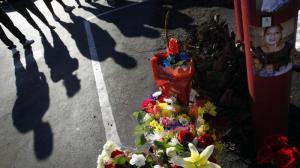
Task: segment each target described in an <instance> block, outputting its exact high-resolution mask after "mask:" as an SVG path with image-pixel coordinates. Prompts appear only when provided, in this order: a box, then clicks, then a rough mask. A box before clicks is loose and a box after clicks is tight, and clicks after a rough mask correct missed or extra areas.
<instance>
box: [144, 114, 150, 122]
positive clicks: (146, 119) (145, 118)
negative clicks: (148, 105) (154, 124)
mask: <svg viewBox="0 0 300 168" xmlns="http://www.w3.org/2000/svg"><path fill="white" fill-rule="evenodd" d="M150 118H151V116H150V115H149V114H148V113H146V114H145V116H144V118H143V121H144V122H146V121H148V120H149V119H150Z"/></svg>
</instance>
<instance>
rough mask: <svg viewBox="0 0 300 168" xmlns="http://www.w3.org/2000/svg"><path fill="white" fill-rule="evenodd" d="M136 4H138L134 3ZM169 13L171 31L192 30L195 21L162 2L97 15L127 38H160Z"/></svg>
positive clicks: (95, 5)
mask: <svg viewBox="0 0 300 168" xmlns="http://www.w3.org/2000/svg"><path fill="white" fill-rule="evenodd" d="M130 4H133V3H132V2H128V1H123V2H122V3H120V4H119V8H120V9H121V8H122V6H126V5H130ZM134 4H136V3H134ZM93 5H94V7H96V8H97V9H98V8H101V7H100V6H101V5H100V4H98V3H94V4H93ZM97 9H93V8H88V9H86V10H87V11H89V12H91V13H94V14H95V13H97ZM168 10H170V12H169V18H168V26H167V28H168V29H169V30H172V29H177V28H186V29H190V28H193V27H194V26H193V25H192V23H193V21H194V19H193V18H191V17H190V16H188V15H186V14H183V13H181V12H179V11H177V10H174V9H169V8H167V7H165V6H164V2H163V1H160V0H153V1H147V2H143V3H137V4H136V5H132V6H130V7H126V8H123V9H121V10H118V8H116V10H115V11H114V12H112V13H107V14H100V15H98V16H97V15H95V16H96V17H97V18H98V19H99V20H104V21H106V22H109V23H112V24H114V25H115V26H117V28H118V29H119V30H120V31H121V33H122V34H123V35H124V36H126V37H147V38H159V37H161V35H162V30H161V29H164V28H165V18H166V13H167V11H168Z"/></svg>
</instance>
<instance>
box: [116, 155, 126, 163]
mask: <svg viewBox="0 0 300 168" xmlns="http://www.w3.org/2000/svg"><path fill="white" fill-rule="evenodd" d="M126 162H127V158H126V157H124V156H119V157H116V158H114V160H113V163H114V164H118V165H125V164H126Z"/></svg>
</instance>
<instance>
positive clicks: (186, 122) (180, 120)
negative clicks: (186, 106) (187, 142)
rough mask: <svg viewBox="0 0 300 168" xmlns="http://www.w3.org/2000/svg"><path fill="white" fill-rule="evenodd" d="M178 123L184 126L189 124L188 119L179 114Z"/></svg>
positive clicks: (186, 116)
mask: <svg viewBox="0 0 300 168" xmlns="http://www.w3.org/2000/svg"><path fill="white" fill-rule="evenodd" d="M178 121H179V123H180V124H182V125H184V126H185V125H187V124H189V122H190V117H189V116H188V115H186V114H181V115H179V116H178Z"/></svg>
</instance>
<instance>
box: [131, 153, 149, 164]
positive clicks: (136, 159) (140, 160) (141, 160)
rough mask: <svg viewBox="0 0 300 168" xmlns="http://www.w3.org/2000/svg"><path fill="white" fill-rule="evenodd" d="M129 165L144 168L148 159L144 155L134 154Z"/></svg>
mask: <svg viewBox="0 0 300 168" xmlns="http://www.w3.org/2000/svg"><path fill="white" fill-rule="evenodd" d="M129 163H130V164H131V165H135V166H137V167H141V166H144V165H145V163H146V158H145V156H144V155H143V154H133V155H132V157H131V159H130V161H129Z"/></svg>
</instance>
